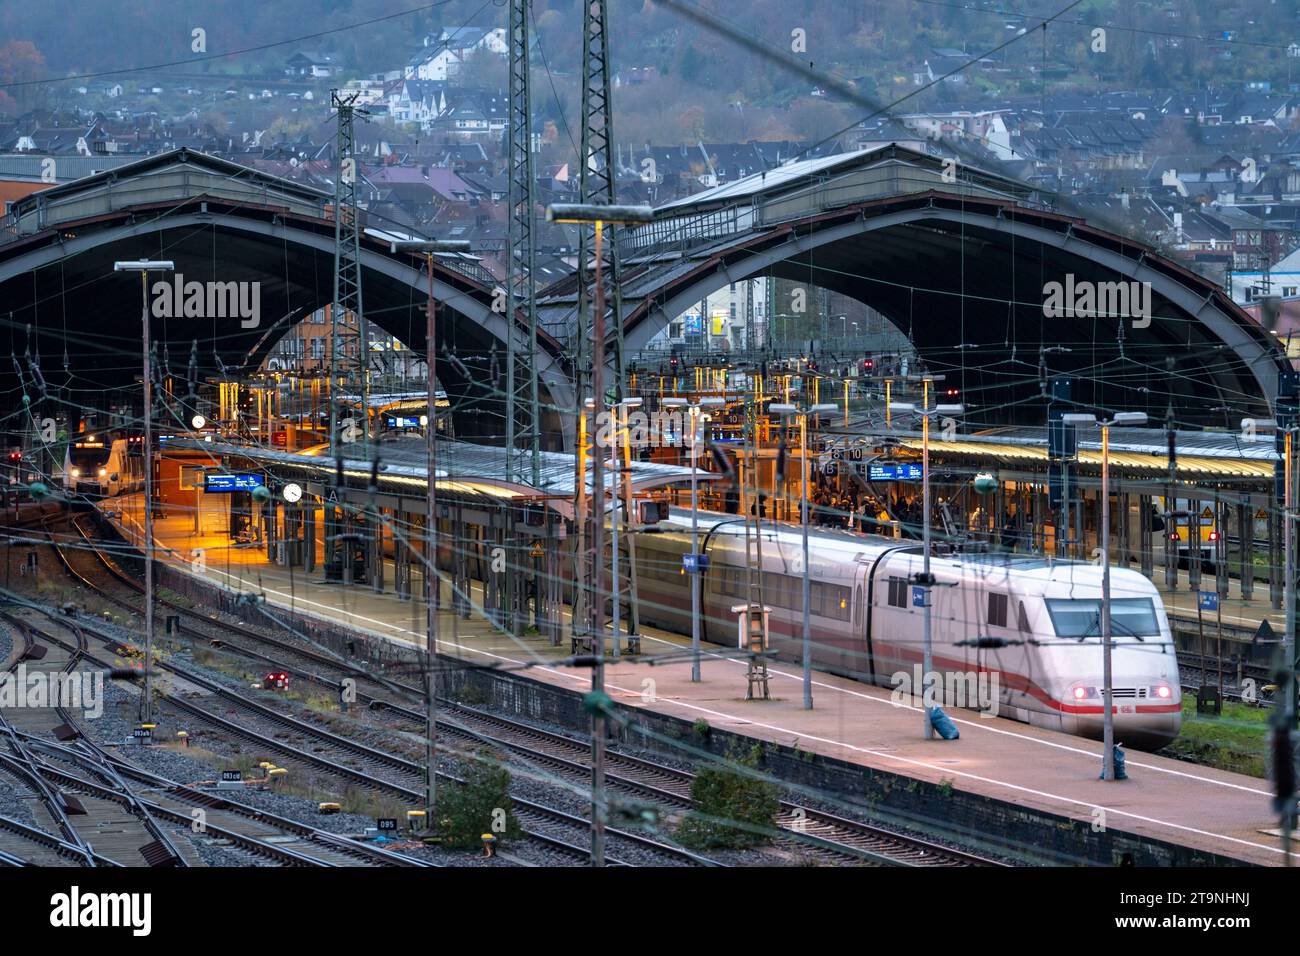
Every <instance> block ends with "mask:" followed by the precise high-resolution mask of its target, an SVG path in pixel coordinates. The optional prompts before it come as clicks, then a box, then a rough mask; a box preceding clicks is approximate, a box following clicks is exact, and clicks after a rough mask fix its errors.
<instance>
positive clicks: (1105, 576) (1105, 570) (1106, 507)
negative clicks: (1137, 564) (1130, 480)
mask: <svg viewBox="0 0 1300 956" xmlns="http://www.w3.org/2000/svg"><path fill="white" fill-rule="evenodd" d="M1061 421H1063V422H1065V423H1066V424H1067V425H1097V426H1099V427H1100V428H1101V682H1102V689H1101V698H1102V717H1101V726H1102V744H1101V746H1102V750H1103V751H1104V752H1103V754H1102V764H1101V767H1102V777H1103V778H1104V779H1106V780H1114V779H1115V713H1114V710H1115V707H1114V703H1115V702H1114V700H1113V696H1114V687H1112V683H1113V681H1112V678H1111V645H1110V428H1111V426H1112V425H1135V426H1136V425H1145V424H1146V422H1147V415H1146V412H1118V413H1117V414H1116V415H1115V417H1114V418H1110V419H1100V420H1099V419H1098V418H1097V416H1096V415H1089V414H1084V413H1079V412H1071V413H1069V414H1066V415H1062V416H1061ZM1193 520H1195V519H1194V518H1193Z"/></svg>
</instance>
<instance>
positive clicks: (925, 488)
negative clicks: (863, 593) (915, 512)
mask: <svg viewBox="0 0 1300 956" xmlns="http://www.w3.org/2000/svg"><path fill="white" fill-rule="evenodd" d="M932 381H933V380H932V379H928V380H926V382H925V396H926V401H927V404H928V401H929V395H930V385H931V383H932ZM889 409H890V411H893V412H903V413H907V412H912V413H914V414H917V415H920V416H921V512H922V514H921V574H920V576H919V577H920V579H919V581H918V582H917V583H918V584H919V585H920V586H921V588H922V596H923V598H924V601H925V603H924V605H923V606H922V608H921V622H922V627H923V628H924V637H923V645H922V657H921V711H922V713H924V715H925V739H926V740H933V739H934V724H933V723H931V721H930V708H929V707H927V706H926V704H925V698H926V694H925V692H926V689H927V688H928V687H929V685H930V672H931V667H932V666H933V660H932V658H933V651H934V626H933V625H934V621H933V619H932V617H931V614H930V606H931V604H933V603H934V602H933V600H932V597H933V593H934V592H933V588H934V575H933V574H931V573H930V419H931V418H932V417H934V416H936V415H943V416H955V415H960V414H961V413H962V412H964V411H965V408H964V407H963V406H961V405H935V406H934V407H933V408H924V407H923V408H917V407H916V405H914V404H913V403H911V402H894V403H893V404H891V405H889Z"/></svg>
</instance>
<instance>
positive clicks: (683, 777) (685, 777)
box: [63, 520, 1002, 866]
mask: <svg viewBox="0 0 1300 956" xmlns="http://www.w3.org/2000/svg"><path fill="white" fill-rule="evenodd" d="M73 525H74V527H75V528H76V530H77V531H78V533H79V534H80V535H81V537H82V540H83V541H84V542H85V543H86V544H88V545H89V546H90V547H91V548H92V550H93V551H94V553H95V555H96V557H97V558H98V560H99V562H100V564H101V565H102V566H103V567H104V568H105V569H106V570H107V571H108V572H109V573H110V574H111V575H112V576H113V577H114V579H116V580H117V581H119V582H121V583H123V584H124V585H127V586H129V587H131V589H132V590H133V591H137V592H138V590H139V583H138V582H136V581H134V580H133V579H131V578H130V577H128V576H127V575H125V574H124V573H123V572H122V571H121V569H120V568H117V567H116V566H115V565H114V563H113V562H112V561H111V560H110V559H108V558H107V557H106V556H105V555H104V554H103V553H102V551H101V550H100V549H99V548H98V547H96V542H95V541H94V540H93V539H92V538H91V537H90V535H88V534H87V533H86V531H85V529H84V528H82V527H81V526H80V524H79V523H77V522H76V521H75V520H74V522H73ZM63 560H64V561H65V564H66V557H64V558H63ZM73 573H76V572H75V571H74V572H73ZM82 580H83V581H85V583H86V584H87V585H89V586H92V587H93V585H92V584H91V583H90V582H89V581H87V580H86V579H85V578H84V577H83V578H82ZM112 599H114V600H116V601H117V602H118V603H119V604H120V605H122V606H124V607H128V608H129V609H131V610H135V608H134V606H133V605H130V604H129V602H123V601H121V599H119V598H115V597H114V598H112ZM168 606H170V607H172V608H173V609H174V610H176V611H178V612H179V613H181V614H182V615H185V616H188V617H189V618H190V619H192V620H193V619H197V622H198V623H199V625H200V626H203V625H208V626H211V623H212V622H211V621H210V620H209V619H208V618H206V617H204V616H203V615H201V614H199V613H198V612H195V611H194V610H192V609H190V608H185V607H183V606H180V605H176V604H173V603H170V602H169V603H168ZM220 626H221V627H222V628H223V630H224V631H225V633H226V634H227V636H228V635H230V634H232V633H233V634H235V635H236V636H238V637H240V638H245V639H248V640H249V641H257V642H259V643H261V644H263V645H265V644H270V645H271V646H273V647H275V648H277V649H278V650H280V651H281V652H282V653H287V654H289V655H291V656H293V657H296V658H298V659H299V660H300V661H306V662H307V663H308V664H310V665H311V667H315V668H321V667H324V668H330V669H333V670H339V671H342V672H343V673H345V674H348V675H349V676H352V675H354V674H356V673H357V672H361V676H364V677H367V678H368V677H369V675H368V674H365V673H364V672H362V671H361V669H360V668H351V667H349V666H348V665H347V664H346V663H342V662H339V661H336V660H333V659H331V658H330V657H328V656H327V655H325V654H322V653H320V652H318V651H314V650H311V649H307V648H302V647H299V646H294V645H291V644H289V643H288V642H285V641H280V640H278V639H275V638H272V637H269V636H266V635H261V634H258V633H256V632H252V631H249V630H247V629H244V628H239V627H234V628H231V627H229V626H227V625H226V624H224V623H223V624H221V625H220ZM191 630H193V629H191ZM196 636H200V635H196ZM225 643H226V644H227V645H228V646H233V647H235V648H236V650H238V651H239V652H240V653H244V654H247V655H249V656H251V657H253V658H254V659H257V660H261V661H264V662H266V663H268V664H270V665H272V666H273V667H279V668H285V669H289V670H292V671H293V672H294V674H295V675H296V676H298V677H301V678H305V679H307V680H311V681H313V682H316V683H318V684H320V685H321V686H324V687H328V688H335V687H337V681H336V680H334V679H332V678H331V677H326V676H324V675H322V674H319V673H316V672H315V671H313V670H311V668H310V667H303V666H300V665H290V666H286V663H285V659H284V658H283V657H273V656H271V655H267V654H265V653H262V652H261V651H258V650H256V649H254V648H249V647H246V646H243V645H241V644H238V643H237V642H230V641H229V640H227V641H226V642H225ZM370 682H371V683H374V684H376V686H379V685H378V682H374V681H373V680H372V681H370ZM383 689H384V690H388V691H390V692H391V690H397V691H398V692H400V693H401V694H403V695H405V696H407V698H408V700H409V701H411V702H416V701H418V700H419V699H420V696H421V693H422V692H421V690H420V689H419V688H416V687H413V686H408V685H402V684H400V683H398V682H395V681H389V682H388V686H386V687H384V688H383ZM358 703H359V704H361V705H363V706H367V707H369V708H372V709H382V710H387V711H389V712H390V713H392V714H394V715H397V716H400V717H402V718H404V719H406V720H409V721H411V722H412V723H414V724H415V725H416V726H420V725H422V723H423V720H424V714H423V712H422V711H420V710H416V709H414V708H412V707H406V706H403V705H402V704H399V703H397V702H395V701H393V700H391V699H388V698H384V697H380V696H377V695H375V694H371V693H365V692H362V691H360V690H359V691H358ZM449 712H450V713H449ZM450 714H454V715H455V716H454V718H453V717H451V716H450ZM439 736H440V738H446V737H448V736H450V737H453V738H454V739H456V740H457V741H459V742H460V743H462V744H464V745H467V746H469V747H473V746H476V745H482V744H487V745H489V746H492V747H495V748H497V749H500V750H503V751H505V752H507V753H510V754H513V755H515V756H516V757H518V758H519V759H520V760H522V761H523V762H524V764H525V766H527V767H531V768H533V769H534V771H535V770H537V769H541V770H544V771H546V772H548V773H552V774H556V775H559V776H561V777H563V778H565V779H567V780H570V781H572V782H573V783H574V784H575V785H586V784H587V782H588V781H589V779H590V773H591V768H590V762H589V760H590V750H589V745H588V744H587V742H586V741H581V740H575V739H574V738H570V737H565V736H563V735H560V734H555V733H551V732H549V731H544V730H541V729H539V728H536V727H532V726H530V725H527V724H524V723H521V722H519V721H513V720H510V719H508V718H504V717H500V716H498V715H493V714H488V713H486V712H483V711H478V710H475V709H474V708H469V707H465V706H463V705H460V704H457V703H454V702H450V701H445V702H443V703H442V704H441V713H440V717H439ZM607 761H608V763H607V772H606V780H607V783H608V784H609V786H610V788H611V790H613V791H614V792H616V793H620V794H622V795H625V796H628V797H631V798H632V799H634V800H636V801H650V802H652V803H655V804H659V805H662V806H664V807H666V808H670V809H673V810H675V811H683V812H684V811H686V810H689V809H690V807H691V806H692V801H691V796H690V789H691V783H692V781H693V780H694V774H691V773H689V772H687V771H682V770H678V769H676V768H672V767H669V766H667V765H663V764H657V763H655V762H653V761H649V760H646V759H644V758H640V757H633V756H631V755H624V754H619V753H618V752H616V751H609V752H608V753H607ZM776 823H777V825H778V827H780V828H781V829H782V830H783V831H784V834H783V835H782V837H780V838H778V844H779V845H781V846H783V847H785V848H789V849H794V848H798V849H800V850H801V851H803V852H804V853H805V854H810V855H812V856H813V857H815V858H817V859H818V860H822V861H826V862H835V863H854V864H868V865H903V866H997V865H1002V864H1000V863H999V862H997V861H994V860H991V859H989V858H985V857H980V856H977V855H975V854H971V853H967V852H965V851H962V850H957V849H954V848H950V847H945V846H943V845H942V844H939V843H935V842H932V841H927V840H925V839H922V838H918V837H915V836H912V835H908V834H900V833H898V832H896V831H892V830H889V829H887V828H883V827H878V826H873V825H871V824H867V823H863V822H861V821H856V820H851V819H848V818H845V817H841V816H837V815H835V814H830V813H826V812H823V811H816V810H811V809H809V808H806V807H801V806H797V805H795V804H793V803H790V802H788V801H786V802H783V803H782V805H781V808H780V812H779V813H778V816H777V819H776Z"/></svg>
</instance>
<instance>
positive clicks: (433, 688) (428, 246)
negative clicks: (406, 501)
mask: <svg viewBox="0 0 1300 956" xmlns="http://www.w3.org/2000/svg"><path fill="white" fill-rule="evenodd" d="M388 249H389V251H390V252H392V253H394V254H396V253H398V252H413V253H417V254H422V255H423V256H424V261H425V265H426V266H427V267H428V270H429V296H428V299H427V300H426V302H425V307H424V319H425V327H424V362H425V366H426V373H427V377H428V386H427V388H428V393H429V398H428V405H429V408H428V415H427V423H426V424H425V426H424V448H425V455H426V467H427V469H428V481H427V485H428V488H427V491H426V496H425V502H424V525H425V526H424V541H425V545H424V547H425V552H426V553H425V556H424V557H425V562H426V564H425V567H424V581H425V587H424V592H425V593H424V601H425V627H426V633H425V639H424V654H425V660H424V736H425V750H424V801H425V808H424V812H425V817H424V825H425V827H427V828H428V829H433V828H434V821H435V817H434V811H435V809H436V804H437V798H438V682H437V679H436V676H435V671H436V670H437V667H438V602H437V601H436V600H435V597H436V595H437V588H438V491H437V487H438V482H437V475H438V376H437V371H436V366H437V341H438V339H437V321H436V319H437V311H436V306H435V303H434V298H433V257H434V254H435V253H439V252H468V251H469V243H468V242H466V241H465V240H463V239H462V240H441V239H399V240H395V241H393V242H390V243H389V244H388ZM453 613H454V608H453Z"/></svg>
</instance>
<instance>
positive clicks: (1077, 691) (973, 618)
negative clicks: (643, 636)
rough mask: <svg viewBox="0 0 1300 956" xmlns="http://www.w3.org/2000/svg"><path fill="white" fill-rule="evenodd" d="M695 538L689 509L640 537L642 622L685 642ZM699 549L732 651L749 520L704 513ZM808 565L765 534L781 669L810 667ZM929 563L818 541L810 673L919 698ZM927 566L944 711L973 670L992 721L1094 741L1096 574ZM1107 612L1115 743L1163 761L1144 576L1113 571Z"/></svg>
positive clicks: (709, 633) (972, 564) (1086, 568)
mask: <svg viewBox="0 0 1300 956" xmlns="http://www.w3.org/2000/svg"><path fill="white" fill-rule="evenodd" d="M690 541H691V537H690V512H689V511H682V510H678V509H673V510H672V513H671V515H670V517H669V518H668V520H666V521H664V522H661V523H660V525H659V526H658V529H657V530H656V531H654V532H651V533H648V534H642V535H638V537H637V559H638V575H637V589H638V598H639V606H640V612H641V621H642V622H644V623H646V624H649V625H653V626H657V627H662V628H665V629H668V630H673V631H677V632H679V633H687V634H689V633H690V630H691V622H690V607H691V601H690V590H689V583H688V582H689V576H688V575H687V574H685V573H683V570H682V556H683V555H685V554H689V553H690ZM700 552H701V553H702V554H706V555H708V560H709V564H708V568H707V570H706V571H705V573H704V575H703V578H704V585H703V594H702V602H703V608H704V612H705V622H704V625H703V627H704V629H705V630H704V632H703V638H704V639H705V640H707V641H711V642H713V643H717V644H725V645H729V646H732V647H735V646H736V644H737V635H738V625H737V621H736V617H737V616H736V614H735V613H733V612H732V610H731V609H732V608H733V607H734V606H736V605H737V604H741V603H744V602H745V600H746V598H747V593H748V592H747V574H746V571H745V539H744V523H743V521H742V520H741V519H740V518H739V517H737V516H734V515H720V514H712V513H703V512H702V513H701V515H700ZM801 560H802V546H801V539H800V533H799V529H798V528H797V527H795V528H791V527H789V526H782V527H781V528H780V529H779V530H773V529H772V526H771V525H766V524H765V525H764V534H763V573H764V578H763V602H764V604H766V605H767V606H768V607H770V608H772V612H771V615H770V619H769V626H770V641H771V648H772V650H773V651H775V652H776V654H777V656H778V659H779V660H784V661H787V662H794V661H799V660H801V659H802V657H801V646H802V644H801V635H802V608H803V603H802V575H801ZM922 561H923V555H922V553H921V547H920V544H919V543H918V542H916V541H903V540H895V539H893V538H884V537H877V536H874V535H860V534H852V533H849V532H836V531H825V530H816V531H811V532H810V539H809V568H810V570H811V574H810V578H811V595H810V601H809V606H810V610H811V614H810V621H811V633H812V642H813V660H814V663H815V664H816V666H818V667H820V668H823V669H826V670H829V671H833V672H836V673H840V674H844V675H847V676H850V677H853V678H855V679H858V680H865V681H870V682H872V683H876V684H881V685H883V686H887V687H889V686H895V685H899V684H900V683H901V681H900V680H899V679H898V678H897V677H896V675H899V674H905V675H907V679H908V681H909V683H908V685H907V686H909V687H911V686H912V683H911V682H912V681H913V680H914V677H913V675H916V676H917V677H919V665H920V663H921V660H922V648H923V627H922V617H923V611H922V608H921V607H920V606H918V605H919V604H920V599H921V594H920V593H918V592H916V591H915V590H914V588H913V585H912V581H913V579H914V576H915V575H917V574H919V573H920V572H921V570H922ZM930 568H931V571H932V573H933V574H934V576H935V581H936V584H935V587H934V588H933V589H932V597H931V615H932V634H933V642H932V661H933V664H932V670H933V671H934V672H937V673H938V674H939V675H940V681H941V682H942V683H943V685H944V689H945V703H946V704H948V705H950V706H951V705H957V706H965V705H974V701H972V700H970V699H969V698H968V699H967V700H959V699H954V697H956V696H958V695H959V694H961V693H962V692H963V691H969V688H970V682H971V677H970V675H972V674H973V675H976V676H975V678H974V679H975V680H976V681H981V680H982V681H983V682H984V686H985V687H986V688H988V689H989V690H990V691H991V690H992V688H993V687H994V686H996V688H997V698H998V699H997V705H996V706H997V712H998V713H999V715H1001V716H1007V717H1011V718H1013V719H1016V720H1020V721H1024V722H1027V723H1029V724H1033V725H1034V726H1039V727H1048V728H1051V729H1054V730H1061V731H1064V732H1065V733H1070V734H1079V735H1083V736H1087V737H1094V738H1098V739H1099V738H1100V737H1101V734H1102V713H1103V710H1102V686H1103V681H1102V650H1101V636H1100V606H1101V568H1100V567H1099V566H1095V565H1090V564H1085V563H1082V562H1077V561H1060V560H1048V559H1046V558H1042V557H1038V556H1034V555H1022V554H951V555H940V556H934V557H932V558H931V562H930ZM1111 608H1112V610H1111V621H1112V628H1111V634H1112V642H1113V643H1112V654H1111V658H1112V667H1113V683H1112V687H1113V689H1114V700H1115V733H1116V737H1115V739H1116V740H1117V741H1118V742H1120V743H1123V744H1125V745H1127V746H1133V747H1138V748H1142V749H1156V748H1159V747H1161V746H1163V745H1164V744H1166V743H1168V742H1169V741H1171V740H1173V739H1174V738H1175V737H1177V736H1178V729H1179V726H1180V724H1181V720H1182V695H1181V692H1180V685H1179V679H1178V661H1177V656H1176V654H1175V651H1174V645H1173V642H1172V639H1171V636H1170V632H1169V621H1168V618H1167V617H1166V615H1165V609H1164V604H1163V602H1162V601H1161V599H1160V595H1159V592H1157V591H1156V589H1155V587H1154V586H1153V585H1152V584H1151V582H1150V581H1148V580H1147V579H1146V578H1145V577H1143V576H1142V575H1141V574H1138V573H1137V572H1135V571H1130V570H1128V569H1125V568H1112V569H1111ZM980 639H984V640H980ZM980 644H982V645H983V646H978V645H980ZM990 645H992V646H990ZM981 675H987V676H981ZM993 675H996V685H995V684H994V681H993ZM959 676H960V679H957V678H958V677H959ZM963 681H964V683H963ZM918 692H919V688H918ZM972 696H973V695H972Z"/></svg>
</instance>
